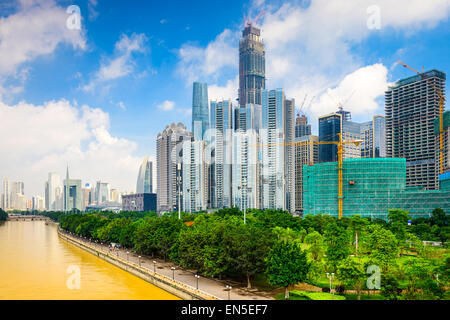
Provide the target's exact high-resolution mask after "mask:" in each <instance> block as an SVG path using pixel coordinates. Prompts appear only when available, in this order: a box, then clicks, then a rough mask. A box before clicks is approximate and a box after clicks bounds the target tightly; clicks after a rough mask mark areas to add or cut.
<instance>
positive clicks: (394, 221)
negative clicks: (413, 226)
mask: <svg viewBox="0 0 450 320" xmlns="http://www.w3.org/2000/svg"><path fill="white" fill-rule="evenodd" d="M408 220H411V217H410V216H409V212H408V211H405V210H400V209H390V210H389V213H388V221H389V222H388V227H389V230H391V231H392V233H393V234H394V235H395V236H396V238H397V239H398V240H399V241H400V242H402V244H403V242H404V241H405V240H406V231H407V227H408Z"/></svg>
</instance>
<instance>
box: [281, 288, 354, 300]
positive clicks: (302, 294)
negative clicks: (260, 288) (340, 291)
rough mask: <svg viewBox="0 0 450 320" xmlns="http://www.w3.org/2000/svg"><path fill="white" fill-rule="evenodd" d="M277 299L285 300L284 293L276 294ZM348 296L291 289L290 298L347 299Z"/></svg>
mask: <svg viewBox="0 0 450 320" xmlns="http://www.w3.org/2000/svg"><path fill="white" fill-rule="evenodd" d="M275 299H276V300H284V293H280V294H279V295H277V296H275ZM345 299H346V297H344V296H341V295H337V294H335V295H334V296H333V295H332V294H330V293H327V292H312V291H300V290H292V291H289V300H345Z"/></svg>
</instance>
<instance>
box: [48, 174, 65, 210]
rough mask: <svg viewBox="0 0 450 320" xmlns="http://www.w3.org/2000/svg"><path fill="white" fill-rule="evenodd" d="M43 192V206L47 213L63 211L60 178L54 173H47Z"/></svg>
mask: <svg viewBox="0 0 450 320" xmlns="http://www.w3.org/2000/svg"><path fill="white" fill-rule="evenodd" d="M45 186H46V190H45V206H46V208H47V210H49V211H59V210H62V209H63V197H62V193H63V188H62V184H61V176H60V175H59V174H58V173H56V172H49V174H48V181H47V183H46V185H45Z"/></svg>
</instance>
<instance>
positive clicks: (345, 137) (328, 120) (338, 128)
mask: <svg viewBox="0 0 450 320" xmlns="http://www.w3.org/2000/svg"><path fill="white" fill-rule="evenodd" d="M350 119H351V115H350V112H348V111H344V110H342V109H341V110H339V111H337V112H335V113H330V114H328V115H325V116H321V117H319V141H320V142H321V141H336V142H337V141H339V135H338V134H340V133H342V141H353V140H362V138H363V137H362V135H361V125H360V124H359V123H356V122H353V121H350ZM350 158H361V146H360V145H358V146H357V145H355V144H353V143H346V144H344V154H343V159H350ZM333 161H337V145H336V144H322V145H319V162H333Z"/></svg>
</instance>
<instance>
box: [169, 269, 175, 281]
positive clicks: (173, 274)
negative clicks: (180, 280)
mask: <svg viewBox="0 0 450 320" xmlns="http://www.w3.org/2000/svg"><path fill="white" fill-rule="evenodd" d="M170 269H172V280H175V269H176V268H175V267H172V268H170Z"/></svg>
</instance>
